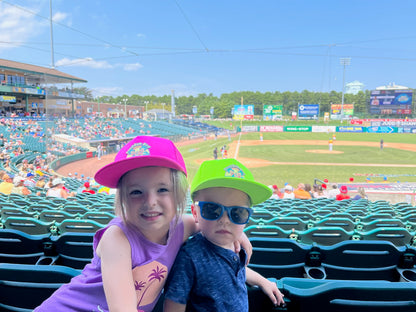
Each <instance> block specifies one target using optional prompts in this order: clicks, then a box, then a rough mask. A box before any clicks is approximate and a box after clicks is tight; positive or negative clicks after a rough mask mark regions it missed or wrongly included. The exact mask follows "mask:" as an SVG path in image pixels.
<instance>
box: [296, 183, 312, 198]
mask: <svg viewBox="0 0 416 312" xmlns="http://www.w3.org/2000/svg"><path fill="white" fill-rule="evenodd" d="M293 193H294V194H295V198H298V199H311V198H312V196H311V194H309V192H307V191H305V184H303V183H299V184H298V188H297V189H296V190H295V191H294V192H293Z"/></svg>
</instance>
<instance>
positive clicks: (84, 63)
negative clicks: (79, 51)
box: [55, 57, 114, 69]
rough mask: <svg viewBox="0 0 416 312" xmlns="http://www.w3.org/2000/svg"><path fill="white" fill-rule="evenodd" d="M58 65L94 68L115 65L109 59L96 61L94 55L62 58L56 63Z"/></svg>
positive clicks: (105, 67)
mask: <svg viewBox="0 0 416 312" xmlns="http://www.w3.org/2000/svg"><path fill="white" fill-rule="evenodd" d="M55 66H56V67H61V66H62V67H69V66H78V67H89V68H94V69H108V68H114V66H113V65H111V64H110V63H108V62H107V61H96V60H94V59H93V58H92V57H85V58H78V59H73V60H70V59H69V58H66V57H65V58H63V59H60V60H59V61H57V62H56V63H55Z"/></svg>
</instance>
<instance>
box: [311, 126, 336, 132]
mask: <svg viewBox="0 0 416 312" xmlns="http://www.w3.org/2000/svg"><path fill="white" fill-rule="evenodd" d="M336 130H337V127H336V126H312V132H326V133H330V132H335V131H336Z"/></svg>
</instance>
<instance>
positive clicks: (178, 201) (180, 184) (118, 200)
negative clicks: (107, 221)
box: [114, 169, 189, 224]
mask: <svg viewBox="0 0 416 312" xmlns="http://www.w3.org/2000/svg"><path fill="white" fill-rule="evenodd" d="M170 176H171V180H172V185H173V197H174V199H175V206H176V220H179V218H180V217H181V216H182V215H183V212H184V211H185V208H186V204H187V197H186V195H187V192H188V187H189V186H188V180H187V179H186V175H185V174H184V173H183V172H181V171H178V170H175V169H170ZM124 178H125V175H123V176H122V177H121V178H120V181H119V182H118V185H117V191H116V196H115V199H114V210H115V214H116V215H117V216H119V217H120V218H121V219H122V220H123V222H124V223H125V224H128V220H127V218H126V211H127V209H128V207H126V205H125V202H126V197H127V194H126V189H125V188H124V187H123V186H124V182H123V181H124Z"/></svg>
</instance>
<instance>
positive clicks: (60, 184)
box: [46, 178, 75, 198]
mask: <svg viewBox="0 0 416 312" xmlns="http://www.w3.org/2000/svg"><path fill="white" fill-rule="evenodd" d="M64 184H65V182H64V181H63V180H62V179H61V178H55V179H53V180H52V187H51V188H50V189H49V190H48V191H47V192H46V196H51V197H58V198H68V197H69V196H75V193H73V192H68V191H67V190H66V189H64Z"/></svg>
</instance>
